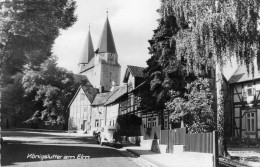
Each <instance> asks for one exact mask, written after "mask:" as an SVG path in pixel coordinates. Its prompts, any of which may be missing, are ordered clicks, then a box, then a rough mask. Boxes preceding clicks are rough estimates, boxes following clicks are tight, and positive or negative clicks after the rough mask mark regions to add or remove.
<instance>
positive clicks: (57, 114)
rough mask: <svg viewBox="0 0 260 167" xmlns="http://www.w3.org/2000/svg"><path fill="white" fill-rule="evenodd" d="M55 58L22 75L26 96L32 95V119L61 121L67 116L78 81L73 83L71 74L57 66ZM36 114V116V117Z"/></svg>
mask: <svg viewBox="0 0 260 167" xmlns="http://www.w3.org/2000/svg"><path fill="white" fill-rule="evenodd" d="M56 61H57V60H56V58H50V59H48V60H46V61H45V63H43V64H42V65H41V70H39V71H33V70H31V71H28V72H27V73H26V74H25V75H24V77H23V87H24V89H25V95H26V96H33V97H34V104H35V105H36V106H37V107H36V110H37V111H36V113H40V114H34V116H32V120H38V119H36V118H41V120H44V121H54V122H56V121H62V122H64V119H63V118H67V117H68V115H67V112H66V108H67V106H68V104H69V102H70V100H71V99H72V97H73V95H74V93H75V92H76V90H77V88H78V86H79V84H80V83H75V81H74V78H73V74H72V73H71V72H68V71H67V70H65V69H64V68H60V67H57V63H56ZM36 116H37V117H36Z"/></svg>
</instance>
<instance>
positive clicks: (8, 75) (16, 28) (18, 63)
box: [0, 0, 77, 110]
mask: <svg viewBox="0 0 260 167" xmlns="http://www.w3.org/2000/svg"><path fill="white" fill-rule="evenodd" d="M75 7H76V6H75V1H73V0H37V1H31V0H3V1H1V2H0V67H1V68H0V108H1V110H2V91H3V87H5V86H7V84H10V83H12V82H13V78H14V77H13V76H14V75H15V74H16V73H18V72H22V73H23V72H24V70H28V69H34V70H38V69H39V67H40V64H41V63H43V62H44V61H45V60H46V59H48V58H49V57H50V56H51V49H52V45H53V43H54V40H55V38H56V37H57V36H58V35H59V29H67V28H68V27H70V26H71V25H73V24H74V22H75V21H76V20H77V19H76V16H75V15H74V11H75Z"/></svg>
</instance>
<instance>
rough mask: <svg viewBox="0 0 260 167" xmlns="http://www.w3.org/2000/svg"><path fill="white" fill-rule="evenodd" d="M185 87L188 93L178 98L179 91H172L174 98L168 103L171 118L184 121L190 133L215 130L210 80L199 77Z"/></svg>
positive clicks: (175, 120) (167, 107) (167, 108)
mask: <svg viewBox="0 0 260 167" xmlns="http://www.w3.org/2000/svg"><path fill="white" fill-rule="evenodd" d="M185 88H186V93H185V94H184V96H183V97H177V98H176V94H178V92H175V91H172V92H171V97H172V98H171V100H169V101H168V102H167V103H166V110H167V111H169V112H170V113H171V116H170V118H171V120H172V121H173V122H180V121H183V122H184V124H185V126H186V127H187V128H188V132H189V133H201V132H210V131H213V130H214V128H215V127H214V122H213V115H214V112H213V110H212V106H211V105H212V103H213V94H212V92H211V86H210V84H209V82H208V80H207V79H202V78H199V79H197V80H195V81H193V82H191V83H190V84H187V85H186V87H185Z"/></svg>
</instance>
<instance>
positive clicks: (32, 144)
mask: <svg viewBox="0 0 260 167" xmlns="http://www.w3.org/2000/svg"><path fill="white" fill-rule="evenodd" d="M2 137H3V139H4V141H6V142H4V144H3V143H2V147H1V156H2V157H1V165H2V166H15V167H16V166H17V167H18V166H21V167H60V166H61V167H82V166H84V167H99V166H100V167H122V166H123V167H128V166H129V167H130V166H131V167H138V165H137V164H136V163H134V162H133V161H132V160H131V159H129V158H127V157H125V156H123V154H121V153H120V151H119V150H117V149H116V148H113V147H109V146H100V145H98V144H97V143H96V140H95V139H94V138H93V137H91V136H86V135H76V134H68V133H55V132H35V131H25V130H23V131H21V130H20V131H2Z"/></svg>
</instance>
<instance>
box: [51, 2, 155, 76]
mask: <svg viewBox="0 0 260 167" xmlns="http://www.w3.org/2000/svg"><path fill="white" fill-rule="evenodd" d="M76 2H77V10H76V14H77V15H78V21H77V22H76V23H75V24H74V25H73V26H72V27H71V28H69V29H68V30H66V31H61V35H60V36H59V37H58V38H57V39H56V41H55V45H54V47H53V53H54V55H56V56H57V57H58V58H59V60H58V64H59V66H61V67H65V68H66V69H68V70H70V71H73V72H74V73H77V72H78V65H77V64H78V61H79V59H80V56H81V52H82V50H83V45H84V42H85V40H86V37H87V32H88V29H89V25H91V28H90V30H91V35H92V40H93V45H94V49H96V48H97V45H98V41H99V38H100V35H101V31H102V29H103V26H104V23H105V19H106V15H107V14H106V11H107V10H108V18H109V21H110V25H111V29H112V33H113V36H114V41H115V45H116V49H117V52H118V57H119V63H120V64H121V66H122V69H121V73H124V70H125V67H126V65H128V64H129V65H136V66H142V67H145V66H146V60H147V59H148V58H149V57H150V55H149V54H148V49H147V48H148V46H149V44H148V42H147V41H148V40H149V39H150V38H151V37H152V35H153V30H154V29H155V28H156V27H157V25H158V23H157V21H156V20H157V19H158V18H159V14H158V13H157V12H156V10H157V9H158V8H159V7H160V0H76ZM121 78H122V77H121Z"/></svg>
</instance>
